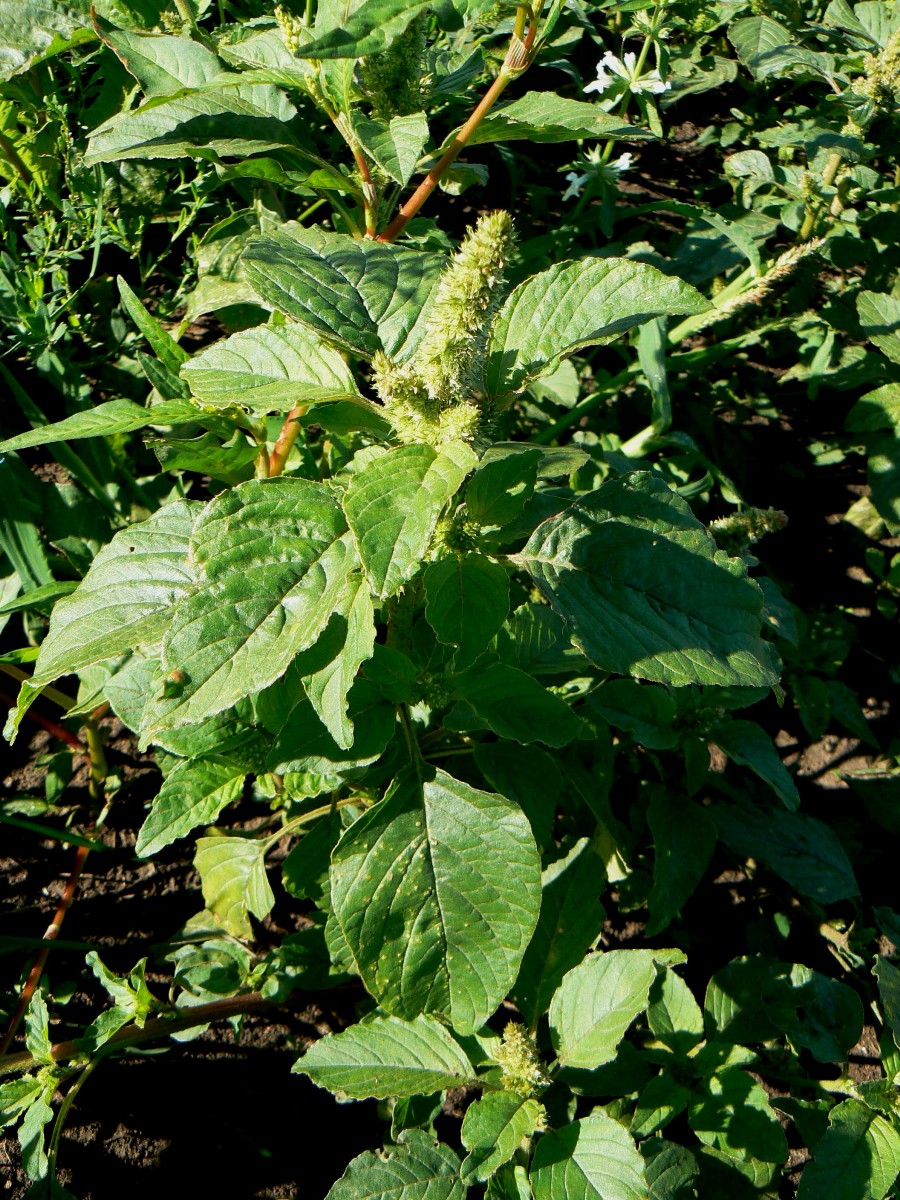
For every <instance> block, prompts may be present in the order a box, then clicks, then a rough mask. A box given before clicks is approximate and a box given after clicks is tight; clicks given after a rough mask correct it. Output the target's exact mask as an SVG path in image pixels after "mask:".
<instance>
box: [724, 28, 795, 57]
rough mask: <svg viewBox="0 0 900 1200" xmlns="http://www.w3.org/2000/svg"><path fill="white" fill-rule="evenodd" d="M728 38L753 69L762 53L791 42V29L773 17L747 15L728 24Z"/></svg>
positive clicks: (738, 54) (739, 55) (738, 53)
mask: <svg viewBox="0 0 900 1200" xmlns="http://www.w3.org/2000/svg"><path fill="white" fill-rule="evenodd" d="M728 40H729V41H730V42H731V44H732V46H734V49H735V53H736V54H737V56H738V58H739V59H740V60H741V62H742V63H743V64H744V66H746V67H750V69H751V70H753V68H754V67H755V65H756V61H757V60H758V59H759V58H760V57H761V56H762V55H765V54H767V53H769V52H770V51H772V50H777V49H780V48H781V47H782V46H789V45H790V44H791V31H790V30H789V29H787V28H786V27H785V26H784V25H781V24H780V23H779V22H778V21H773V20H772V18H771V17H764V16H760V17H746V18H744V19H743V20H741V21H732V23H731V24H730V25H729V26H728Z"/></svg>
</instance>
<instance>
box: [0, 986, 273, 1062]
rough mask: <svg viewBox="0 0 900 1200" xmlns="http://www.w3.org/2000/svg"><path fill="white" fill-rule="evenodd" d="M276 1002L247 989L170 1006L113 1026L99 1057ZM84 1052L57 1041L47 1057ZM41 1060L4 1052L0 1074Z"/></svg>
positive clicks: (64, 1059) (63, 1057)
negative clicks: (187, 1005) (135, 1022)
mask: <svg viewBox="0 0 900 1200" xmlns="http://www.w3.org/2000/svg"><path fill="white" fill-rule="evenodd" d="M275 1004H276V1002H275V1001H274V1000H271V999H269V997H268V996H261V995H260V994H259V993H258V992H247V993H245V994H244V995H242V996H228V997H226V998H225V999H224V1000H213V1001H212V1002H211V1003H209V1004H197V1005H195V1006H192V1007H191V1008H177V1009H176V1008H173V1009H172V1010H171V1011H170V1012H169V1013H166V1014H164V1015H162V1016H159V1017H151V1018H150V1020H149V1021H146V1022H145V1023H144V1025H143V1026H142V1027H141V1028H138V1027H137V1026H136V1025H125V1026H124V1027H123V1028H122V1029H119V1030H117V1031H116V1032H115V1033H114V1034H113V1035H112V1037H111V1038H110V1039H109V1041H108V1042H106V1043H105V1045H104V1046H103V1057H106V1055H107V1054H109V1053H112V1052H113V1051H114V1050H121V1049H125V1048H127V1047H129V1046H140V1045H142V1044H143V1043H144V1042H154V1041H158V1040H159V1038H166V1037H169V1036H170V1034H173V1033H180V1032H181V1031H182V1030H184V1029H194V1028H195V1027H196V1026H197V1025H207V1024H208V1023H209V1022H210V1021H224V1020H226V1019H228V1018H229V1017H236V1016H241V1015H244V1014H246V1013H251V1012H258V1011H259V1010H261V1009H265V1008H274V1007H275ZM83 1054H84V1051H83V1049H82V1047H81V1045H80V1043H79V1042H78V1041H77V1040H75V1041H71V1042H59V1043H58V1044H57V1045H55V1046H52V1047H51V1049H50V1057H51V1058H52V1059H53V1061H54V1062H69V1061H70V1060H71V1059H73V1058H78V1057H80V1056H81V1055H83ZM41 1065H42V1064H41V1063H39V1062H38V1061H37V1059H36V1058H34V1056H33V1055H31V1054H29V1053H28V1052H27V1051H25V1052H23V1053H21V1054H6V1055H4V1056H3V1057H2V1058H0V1075H11V1074H13V1073H14V1072H17V1071H33V1070H35V1068H37V1067H39V1066H41Z"/></svg>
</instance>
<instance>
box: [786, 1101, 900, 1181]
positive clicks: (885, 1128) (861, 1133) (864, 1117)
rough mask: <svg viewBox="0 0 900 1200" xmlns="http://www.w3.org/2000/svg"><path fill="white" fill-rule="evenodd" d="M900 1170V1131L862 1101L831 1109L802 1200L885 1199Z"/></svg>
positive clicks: (806, 1177) (806, 1172)
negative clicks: (823, 1198) (822, 1198)
mask: <svg viewBox="0 0 900 1200" xmlns="http://www.w3.org/2000/svg"><path fill="white" fill-rule="evenodd" d="M898 1172H900V1133H898V1132H897V1129H896V1127H895V1126H894V1124H893V1123H892V1122H891V1121H888V1120H885V1118H884V1117H882V1116H879V1115H878V1114H877V1113H876V1112H873V1110H872V1109H871V1108H869V1107H868V1105H866V1104H863V1103H862V1102H861V1101H859V1100H844V1101H843V1103H841V1104H838V1105H837V1107H836V1108H833V1109H832V1110H831V1113H830V1115H829V1118H828V1129H827V1130H826V1131H825V1134H824V1136H823V1137H822V1139H821V1140H820V1141H819V1142H818V1143H817V1144H816V1147H815V1151H814V1154H813V1161H812V1162H811V1163H809V1165H808V1166H807V1167H806V1169H805V1170H804V1172H803V1174H802V1175H801V1177H800V1186H799V1188H798V1189H797V1200H820V1197H822V1196H827V1197H828V1200H882V1197H884V1196H886V1195H887V1194H888V1192H889V1191H890V1190H891V1187H892V1186H893V1183H894V1180H895V1179H896V1178H897V1174H898Z"/></svg>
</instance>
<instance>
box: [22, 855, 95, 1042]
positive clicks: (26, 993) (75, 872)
mask: <svg viewBox="0 0 900 1200" xmlns="http://www.w3.org/2000/svg"><path fill="white" fill-rule="evenodd" d="M89 854H90V848H89V847H88V846H79V847H78V850H77V851H76V853H75V862H74V865H73V866H72V871H71V874H70V875H69V878H68V880H67V881H66V886H65V887H64V888H63V894H62V896H61V897H60V901H59V904H58V905H57V907H56V912H55V913H54V915H53V920H52V921H51V922H50V924H49V925H48V926H47V929H46V931H45V933H44V937H43V942H44V945H43V946H42V947H41V948H40V950H39V951H38V953H37V957H36V958H35V960H34V964H33V966H32V968H31V970H30V971H29V972H28V978H27V979H26V980H25V986H24V987H23V988H22V994H21V995H20V996H19V1003H18V1004H17V1005H16V1011H15V1012H14V1013H13V1016H12V1020H11V1021H10V1023H9V1026H8V1028H7V1030H6V1033H5V1034H4V1035H3V1040H2V1041H0V1054H5V1053H6V1051H7V1050H8V1048H9V1044H10V1042H11V1041H12V1040H13V1038H14V1037H15V1036H16V1030H17V1029H18V1028H19V1025H20V1023H21V1021H22V1018H23V1017H24V1016H25V1013H26V1012H27V1011H28V1005H29V1004H30V1003H31V997H32V996H33V995H34V992H35V989H36V988H37V985H38V984H39V983H40V981H41V975H42V974H43V973H44V967H45V966H46V963H47V956H48V955H49V953H50V945H51V943H52V942H53V941H54V940H55V939H56V938H57V937H58V936H59V931H60V929H61V928H62V923H63V921H64V920H65V917H66V913H67V912H68V911H69V906H70V904H71V903H72V899H73V897H74V895H75V889H76V888H77V887H78V880H79V879H80V878H81V872H82V871H83V870H84V864H85V862H86V861H87V856H88V855H89Z"/></svg>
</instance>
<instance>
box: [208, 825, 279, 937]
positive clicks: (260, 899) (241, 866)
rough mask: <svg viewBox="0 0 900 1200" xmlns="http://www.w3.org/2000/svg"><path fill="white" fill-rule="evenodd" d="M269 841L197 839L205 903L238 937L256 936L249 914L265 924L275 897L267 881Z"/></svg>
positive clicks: (231, 837)
mask: <svg viewBox="0 0 900 1200" xmlns="http://www.w3.org/2000/svg"><path fill="white" fill-rule="evenodd" d="M265 849H266V842H265V841H258V840H256V839H254V838H246V837H239V836H230V837H229V836H215V837H203V838H198V839H197V852H196V854H195V855H194V866H195V867H196V868H197V871H198V873H199V875H200V885H201V888H202V890H203V901H204V903H205V905H206V907H207V908H208V909H209V911H210V912H211V913H212V914H213V916H214V917H215V918H216V920H217V921H219V922H220V924H221V925H222V928H223V929H226V930H227V931H228V932H229V933H231V934H233V935H234V936H235V937H238V938H244V939H245V940H249V939H250V938H252V937H253V928H252V926H251V925H250V918H249V916H248V914H249V913H252V914H253V916H254V917H257V918H258V919H259V920H260V921H262V920H263V919H264V918H265V917H266V916H268V914H269V912H270V911H271V909H272V905H273V904H274V903H275V896H274V895H273V893H272V889H271V887H270V886H269V881H268V879H267V878H266V864H265V857H264V856H265Z"/></svg>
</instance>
